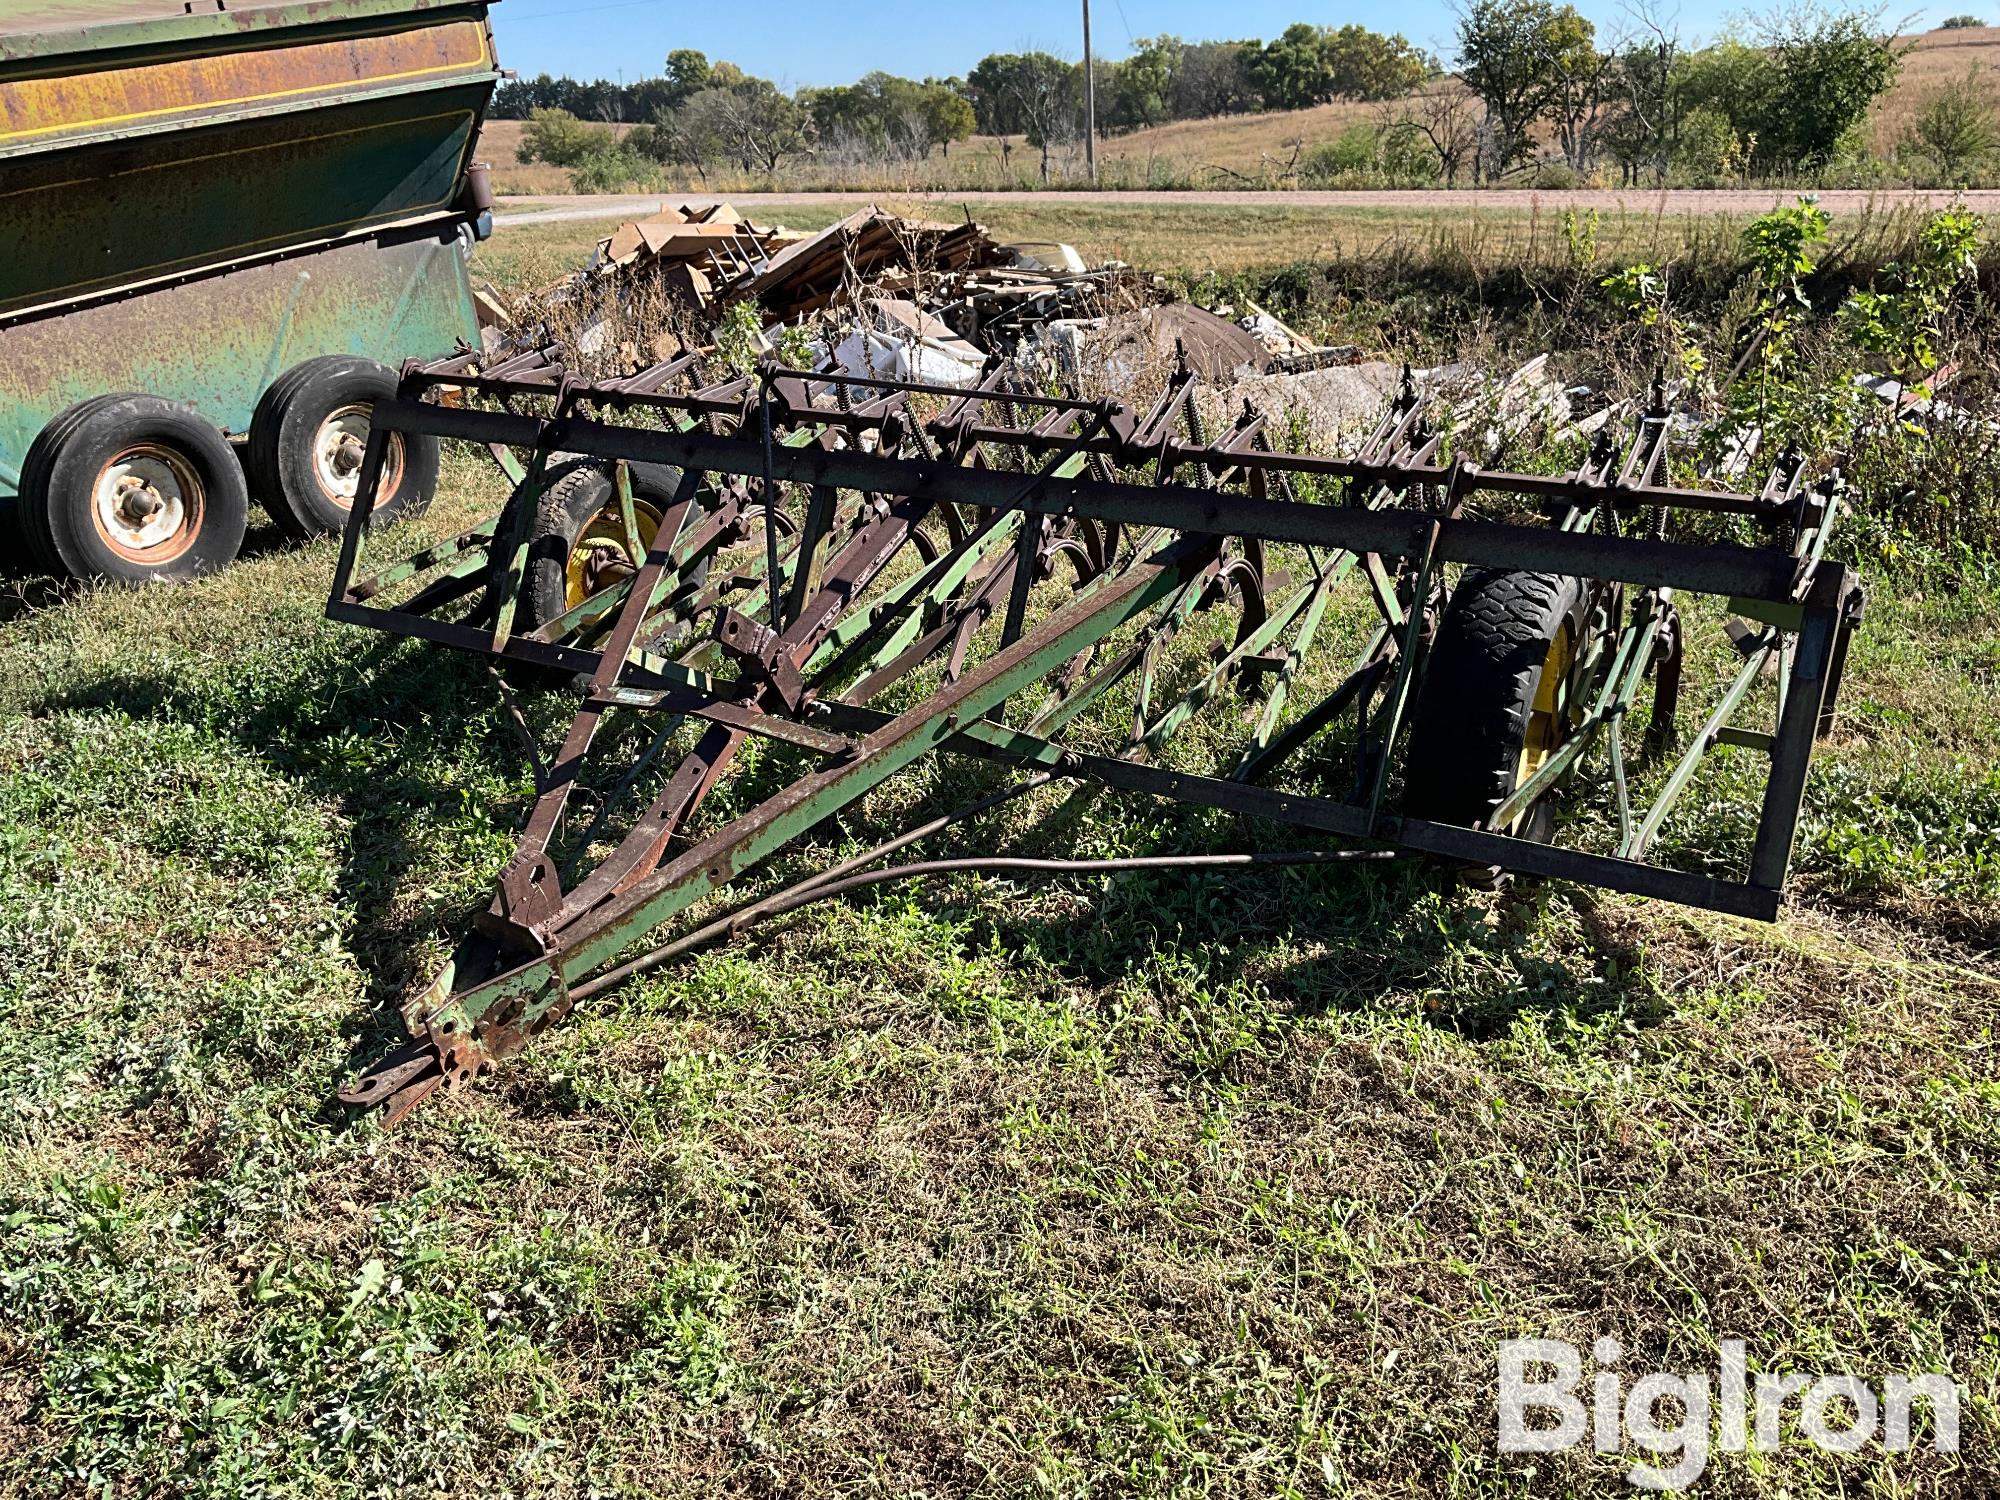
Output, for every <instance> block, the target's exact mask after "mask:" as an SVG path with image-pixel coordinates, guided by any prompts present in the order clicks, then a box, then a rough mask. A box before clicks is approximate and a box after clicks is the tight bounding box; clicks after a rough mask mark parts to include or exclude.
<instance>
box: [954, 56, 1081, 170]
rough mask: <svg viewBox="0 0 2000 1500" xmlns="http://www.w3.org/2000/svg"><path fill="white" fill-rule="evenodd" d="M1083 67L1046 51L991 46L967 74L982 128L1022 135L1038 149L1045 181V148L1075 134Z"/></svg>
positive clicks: (1047, 151)
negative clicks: (990, 51) (999, 49)
mask: <svg viewBox="0 0 2000 1500" xmlns="http://www.w3.org/2000/svg"><path fill="white" fill-rule="evenodd" d="M1082 73H1083V70H1082V69H1081V68H1078V67H1076V66H1075V65H1073V64H1071V63H1066V62H1064V61H1063V60H1062V59H1061V58H1059V57H1054V56H1051V55H1050V54H1049V53H1047V52H1018V53H1017V52H996V53H993V54H992V55H990V56H988V57H982V58H981V59H980V60H979V65H978V66H977V67H975V68H974V69H973V70H972V71H971V72H970V73H968V74H966V77H965V84H966V92H967V93H968V94H969V95H970V96H971V98H972V107H973V110H974V112H975V113H976V115H977V117H978V120H979V128H980V129H981V130H982V131H984V132H985V133H987V134H988V135H1019V136H1025V137H1026V138H1027V142H1028V144H1029V145H1030V146H1034V147H1036V148H1037V149H1038V150H1040V152H1041V153H1042V178H1043V180H1044V181H1046V180H1047V179H1048V176H1049V155H1050V152H1051V151H1052V150H1053V149H1054V148H1055V147H1056V146H1058V145H1061V144H1063V143H1065V142H1067V141H1070V140H1073V139H1074V138H1075V136H1076V116H1077V106H1078V101H1079V96H1080V94H1081V91H1082Z"/></svg>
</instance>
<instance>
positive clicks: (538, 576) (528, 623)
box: [514, 453, 705, 632]
mask: <svg viewBox="0 0 2000 1500" xmlns="http://www.w3.org/2000/svg"><path fill="white" fill-rule="evenodd" d="M627 467H628V468H629V469H630V470H631V472H632V498H633V499H634V500H636V501H643V502H645V503H646V504H647V505H649V506H650V507H651V508H652V509H654V510H656V511H658V512H660V513H661V514H662V515H664V514H665V513H666V511H667V509H668V508H669V507H670V506H671V505H672V504H673V503H674V500H675V498H676V497H677V496H678V495H679V493H680V488H681V471H680V470H679V469H676V468H673V467H672V466H671V465H668V464H645V463H634V464H628V465H627ZM617 503H618V491H617V488H616V487H615V486H614V485H613V483H612V481H611V472H610V470H609V469H607V468H606V467H605V466H604V465H603V464H602V463H600V462H599V461H598V460H596V459H592V458H579V457H577V456H576V455H574V454H566V453H565V454H555V455H553V456H551V458H550V459H549V462H548V468H547V470H546V472H545V476H544V484H543V489H542V502H541V505H540V506H539V507H538V508H537V509H536V512H535V520H534V524H533V526H532V528H531V529H530V530H529V532H528V566H527V575H526V579H525V587H524V588H523V589H522V591H521V599H520V602H519V603H518V604H517V605H515V608H514V628H515V630H517V631H521V632H526V631H530V630H538V629H540V628H541V627H542V626H543V625H545V624H547V623H548V622H549V621H550V620H553V619H555V618H556V616H558V615H560V614H561V613H562V612H563V611H564V610H566V609H568V608H569V585H568V567H569V556H570V550H571V548H573V547H574V546H575V544H576V539H577V536H578V535H579V534H580V533H581V532H582V530H583V528H584V526H585V525H586V524H588V523H589V521H590V519H591V518H592V517H593V516H595V515H596V514H597V513H598V512H599V511H601V510H603V509H605V507H607V506H613V505H616V504H617ZM698 571H705V569H704V570H698Z"/></svg>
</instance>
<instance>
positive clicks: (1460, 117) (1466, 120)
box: [1376, 78, 1480, 187]
mask: <svg viewBox="0 0 2000 1500" xmlns="http://www.w3.org/2000/svg"><path fill="white" fill-rule="evenodd" d="M1376 118H1377V119H1378V121H1379V122H1380V123H1381V125H1382V126H1383V128H1384V130H1385V131H1386V130H1389V129H1397V128H1400V129H1404V130H1410V131H1414V132H1415V133H1416V134H1418V135H1420V136H1422V137H1423V138H1424V140H1425V141H1426V142H1427V143H1428V144H1429V146H1430V148H1431V152H1432V154H1433V155H1435V156H1436V157H1437V164H1438V173H1439V175H1440V176H1442V177H1443V178H1444V185H1445V186H1446V187H1456V186H1457V185H1458V174H1459V169H1460V168H1462V167H1463V166H1464V165H1465V164H1466V163H1467V162H1468V161H1471V160H1473V159H1474V157H1475V156H1476V154H1477V152H1478V149H1479V141H1480V125H1479V101H1478V99H1477V98H1476V97H1474V95H1473V94H1472V92H1471V91H1470V90H1469V89H1467V88H1466V87H1465V85H1463V84H1462V83H1460V82H1459V81H1458V80H1457V79H1456V78H1440V79H1438V80H1437V81H1436V82H1434V83H1431V84H1428V85H1426V86H1425V87H1423V88H1421V89H1419V90H1417V92H1416V93H1414V94H1412V95H1410V96H1409V97H1408V98H1406V99H1398V100H1395V101H1393V102H1391V103H1388V104H1385V105H1383V106H1381V108H1380V109H1378V110H1377V111H1376Z"/></svg>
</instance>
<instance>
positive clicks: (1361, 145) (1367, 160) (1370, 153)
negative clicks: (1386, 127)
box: [1299, 123, 1378, 182]
mask: <svg viewBox="0 0 2000 1500" xmlns="http://www.w3.org/2000/svg"><path fill="white" fill-rule="evenodd" d="M1377 160H1378V152H1377V140H1376V134H1375V127H1374V126H1372V125H1364V124H1360V123H1356V124H1353V125H1350V126H1348V127H1347V128H1346V129H1345V130H1343V131H1341V133H1340V134H1339V135H1337V136H1335V137H1334V138H1333V139H1332V140H1330V141H1320V142H1318V143H1317V144H1316V145H1314V147H1313V148H1312V149H1311V150H1310V151H1308V152H1306V154H1305V159H1304V160H1303V161H1301V162H1300V163H1299V175H1300V176H1302V177H1304V178H1305V179H1306V180H1307V181H1308V182H1325V181H1327V180H1329V179H1331V178H1336V177H1353V176H1358V175H1359V174H1361V173H1363V172H1372V171H1374V170H1375V166H1376V163H1377Z"/></svg>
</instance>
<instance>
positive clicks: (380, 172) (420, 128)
mask: <svg viewBox="0 0 2000 1500" xmlns="http://www.w3.org/2000/svg"><path fill="white" fill-rule="evenodd" d="M498 77H499V73H498V69H497V66H496V64H495V62H494V55H493V43H492V35H491V32H490V31H489V29H488V26H487V23H486V6H485V4H484V3H465V0H53V3H46V0H45V3H39V4H17V3H10V0H0V568H4V567H6V566H9V565H11V566H12V567H13V569H14V570H16V571H38V572H50V573H61V574H69V575H72V576H76V577H86V578H105V579H112V580H117V581H123V582H143V581H148V580H153V579H171V578H182V577H188V576H191V575H193V574H196V573H200V572H204V571H207V570H210V569H213V568H217V567H220V566H222V565H223V564H225V563H227V562H228V561H229V560H230V559H231V558H233V557H234V556H235V554H236V551H237V548H238V546H239V545H240V544H241V542H242V539H243V532H244V525H245V519H246V514H247V511H248V506H249V499H250V496H251V495H253V494H254V495H255V496H256V498H257V499H258V500H259V501H261V502H262V503H263V504H264V505H265V507H266V508H267V509H269V511H270V512H271V514H272V516H273V517H274V518H275V519H276V520H277V522H278V523H279V525H280V526H282V527H283V528H284V529H285V530H286V531H288V532H291V533H293V534H296V535H299V536H308V535H313V534H316V533H320V532H326V531H333V530H338V529H339V527H340V525H341V523H342V521H343V520H344V518H345V515H346V513H347V510H348V508H349V505H350V503H351V500H352V497H353V493H354V484H355V476H356V470H357V468H358V466H359V461H360V456H361V452H362V448H363V445H364V443H365V440H366V438H367V432H368V419H369V413H370V411H371V409H372V404H373V402H374V400H375V398H376V397H377V396H380V395H386V394H388V393H390V392H392V391H393V390H394V388H395V379H394V375H393V373H392V370H391V368H390V367H391V366H394V365H397V364H400V362H401V361H402V360H404V359H405V358H408V357H411V356H419V357H433V356H437V355H441V354H444V353H447V352H449V351H450V350H451V349H452V348H454V347H455V346H456V345H458V344H459V343H460V342H461V341H470V340H474V339H476V338H477V335H478V321H477V317H476V314H475V311H474V306H473V300H472V292H471V287H470V284H469V282H468V279H467V275H466V259H467V256H468V255H469V253H470V251H471V249H472V245H473V243H474V241H475V240H476V239H477V238H480V237H482V236H483V235H484V234H485V233H486V232H487V231H488V229H490V227H491V222H492V221H491V218H490V208H489V200H488V199H487V196H486V192H485V179H484V173H483V171H480V170H477V169H475V168H474V167H473V164H472V160H471V158H472V152H473V149H474V145H475V143H476V141H477V139H478V133H479V126H480V122H481V119H482V117H483V115H484V112H485V108H486V104H487V100H488V98H489V96H490V95H491V93H492V89H493V85H494V82H495V80H496V79H497V78H498ZM387 461H388V470H387V476H386V479H385V499H388V500H389V510H390V512H391V513H392V514H393V513H398V512H402V513H409V512H414V511H415V510H417V509H419V508H420V507H422V506H423V505H424V504H426V503H428V501H429V499H430V494H431V491H432V489H433V488H434V486H435V484H436V479H437V448H436V444H435V442H434V441H432V440H429V439H406V438H403V437H401V436H398V437H397V439H396V440H395V441H394V444H393V451H392V452H391V453H390V454H388V455H387ZM382 508H383V507H382V506H381V505H380V504H379V503H378V505H377V511H378V512H380V511H381V510H382Z"/></svg>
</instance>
